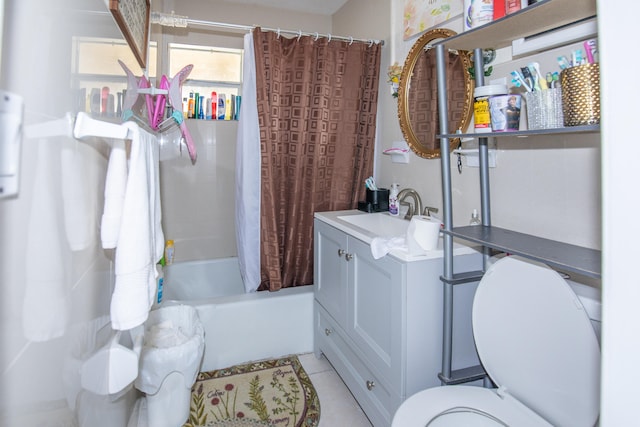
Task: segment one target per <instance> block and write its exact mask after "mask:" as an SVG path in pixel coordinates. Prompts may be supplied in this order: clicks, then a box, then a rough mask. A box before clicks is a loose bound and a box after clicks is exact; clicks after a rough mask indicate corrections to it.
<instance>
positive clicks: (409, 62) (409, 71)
mask: <svg viewBox="0 0 640 427" xmlns="http://www.w3.org/2000/svg"><path fill="white" fill-rule="evenodd" d="M455 34H456V33H455V32H454V31H452V30H449V29H446V28H437V29H434V30H430V31H427V32H426V33H424V34H423V35H422V36H420V38H419V39H418V40H416V42H415V44H414V45H413V46H412V47H411V50H410V51H409V54H408V55H407V59H406V60H405V62H404V66H403V67H402V74H401V75H400V83H399V85H398V118H399V119H400V129H401V130H402V134H403V135H404V138H405V140H406V141H407V144H409V147H410V148H411V150H412V151H413V152H414V153H416V154H417V155H418V156H420V157H422V158H425V159H435V158H439V157H440V139H439V138H436V135H437V134H438V133H440V132H439V127H440V126H439V122H438V96H437V82H436V76H435V74H436V71H435V54H436V52H435V49H431V47H430V45H429V43H431V42H433V41H434V40H440V39H445V38H447V37H451V36H453V35H455ZM422 54H425V55H433V58H434V59H433V64H434V67H433V70H432V71H431V74H432V75H433V76H434V78H433V82H430V83H429V85H430V86H431V88H432V90H431V94H427V97H429V96H430V98H429V99H426V100H416V99H414V101H413V102H412V104H413V105H414V107H415V106H416V105H417V104H420V105H421V106H424V107H425V108H424V110H425V111H417V112H416V111H414V112H413V113H412V111H411V107H410V105H411V104H410V97H411V95H412V92H411V78H412V77H413V75H414V71H416V70H415V67H416V64H417V63H418V59H420V55H422ZM449 58H450V61H449V64H450V63H451V61H454V63H456V65H457V64H461V65H462V70H455V71H453V69H452V68H451V67H450V66H449V64H448V65H447V93H448V95H449V97H448V104H449V133H454V132H455V131H456V130H457V129H462V131H463V132H464V131H466V129H467V126H469V123H470V122H471V117H472V114H473V109H472V108H473V81H472V79H471V75H470V74H469V67H471V60H470V58H469V52H467V51H458V53H457V54H454V53H450V54H449ZM429 60H430V59H428V60H427V61H426V62H428V61H429ZM457 66H460V65H457ZM452 73H453V75H455V76H458V77H460V78H458V79H455V78H452ZM413 86H414V88H415V87H417V86H418V85H416V84H414V85H413ZM450 88H453V89H450ZM416 90H417V89H416ZM460 94H463V96H460ZM423 95H424V94H423ZM414 96H418V95H414ZM430 107H432V109H430ZM414 110H415V108H414ZM416 114H417V115H420V116H421V117H424V116H425V115H426V116H428V119H427V120H428V122H426V123H422V124H421V126H422V127H426V128H427V129H428V131H429V137H428V138H427V137H425V138H424V139H431V141H428V140H425V141H420V139H419V137H418V135H417V132H416V130H415V127H414V126H413V125H412V122H411V115H413V116H414V117H415V116H416ZM431 135H433V136H432V137H431ZM459 142H460V139H459V138H452V139H450V140H449V150H450V151H451V150H453V149H455V148H456V147H457V146H458V144H459Z"/></svg>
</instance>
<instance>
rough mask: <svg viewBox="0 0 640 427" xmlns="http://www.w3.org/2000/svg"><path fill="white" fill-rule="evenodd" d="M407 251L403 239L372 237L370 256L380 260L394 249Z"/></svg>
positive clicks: (404, 239)
mask: <svg viewBox="0 0 640 427" xmlns="http://www.w3.org/2000/svg"><path fill="white" fill-rule="evenodd" d="M400 248H401V249H405V250H406V249H407V239H406V238H405V237H374V238H373V240H371V255H373V258H374V259H380V258H382V257H383V256H385V255H386V254H388V253H389V252H391V251H392V250H394V249H400Z"/></svg>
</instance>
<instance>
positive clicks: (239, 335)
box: [162, 258, 313, 372]
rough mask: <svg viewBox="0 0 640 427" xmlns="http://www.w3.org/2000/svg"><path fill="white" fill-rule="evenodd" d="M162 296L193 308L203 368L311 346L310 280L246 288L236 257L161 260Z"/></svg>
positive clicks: (168, 301) (309, 349) (308, 349)
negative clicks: (202, 340)
mask: <svg viewBox="0 0 640 427" xmlns="http://www.w3.org/2000/svg"><path fill="white" fill-rule="evenodd" d="M163 299H164V301H163V303H162V304H163V305H165V304H175V303H177V302H180V303H184V304H189V305H192V306H194V307H195V308H196V309H197V311H198V315H199V316H200V320H201V321H202V323H203V325H204V330H205V348H204V358H203V362H202V368H201V370H202V371H203V372H206V371H212V370H214V369H220V368H226V367H229V366H232V365H236V364H239V363H243V362H248V361H253V360H261V359H266V358H270V357H279V356H283V355H287V354H300V353H310V352H312V351H313V286H300V287H294V288H285V289H281V290H279V291H277V292H266V291H265V292H253V293H249V294H247V293H245V292H244V285H243V283H242V278H241V277H240V270H239V267H238V259H237V258H221V259H215V260H204V261H188V262H179V263H174V264H172V265H170V266H166V267H165V270H164V289H163Z"/></svg>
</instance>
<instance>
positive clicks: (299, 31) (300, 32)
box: [298, 30, 302, 41]
mask: <svg viewBox="0 0 640 427" xmlns="http://www.w3.org/2000/svg"><path fill="white" fill-rule="evenodd" d="M300 37H302V30H298V41H300Z"/></svg>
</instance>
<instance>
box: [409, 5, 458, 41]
mask: <svg viewBox="0 0 640 427" xmlns="http://www.w3.org/2000/svg"><path fill="white" fill-rule="evenodd" d="M462 3H463V0H404V13H403V16H404V40H409V39H411V38H413V37H415V36H417V35H420V34H422V33H424V32H425V31H427V30H428V29H430V28H432V27H435V26H437V25H440V24H442V23H444V22H447V21H449V20H451V19H453V18H456V17H458V16H460V15H462V10H463V4H462Z"/></svg>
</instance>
